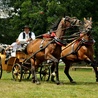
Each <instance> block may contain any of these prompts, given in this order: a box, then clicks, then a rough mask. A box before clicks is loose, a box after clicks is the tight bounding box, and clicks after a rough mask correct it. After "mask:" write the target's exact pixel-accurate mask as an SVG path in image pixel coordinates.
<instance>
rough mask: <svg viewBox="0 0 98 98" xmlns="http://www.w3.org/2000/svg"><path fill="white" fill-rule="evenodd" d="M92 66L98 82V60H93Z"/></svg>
mask: <svg viewBox="0 0 98 98" xmlns="http://www.w3.org/2000/svg"><path fill="white" fill-rule="evenodd" d="M91 66H92V67H93V69H94V71H95V75H96V82H98V64H97V62H96V61H93V62H92V63H91Z"/></svg>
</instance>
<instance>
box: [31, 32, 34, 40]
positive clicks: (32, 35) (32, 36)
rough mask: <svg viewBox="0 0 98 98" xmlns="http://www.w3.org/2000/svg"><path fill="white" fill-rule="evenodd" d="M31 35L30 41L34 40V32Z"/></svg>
mask: <svg viewBox="0 0 98 98" xmlns="http://www.w3.org/2000/svg"><path fill="white" fill-rule="evenodd" d="M31 33H32V34H31V38H32V40H34V39H35V34H34V32H31Z"/></svg>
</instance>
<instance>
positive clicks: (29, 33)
mask: <svg viewBox="0 0 98 98" xmlns="http://www.w3.org/2000/svg"><path fill="white" fill-rule="evenodd" d="M31 34H32V33H31V32H30V33H29V38H31ZM23 39H25V33H24V32H23Z"/></svg>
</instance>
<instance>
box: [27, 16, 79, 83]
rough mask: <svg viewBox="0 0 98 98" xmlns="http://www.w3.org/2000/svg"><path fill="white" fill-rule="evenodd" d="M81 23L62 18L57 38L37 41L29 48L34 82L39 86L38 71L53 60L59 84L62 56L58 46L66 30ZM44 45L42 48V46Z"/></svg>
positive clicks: (76, 20) (30, 44)
mask: <svg viewBox="0 0 98 98" xmlns="http://www.w3.org/2000/svg"><path fill="white" fill-rule="evenodd" d="M79 23H80V21H79V20H78V19H76V18H71V17H65V18H62V19H61V21H60V22H59V25H58V28H57V30H56V33H55V34H56V36H55V37H54V38H51V39H48V38H45V39H35V40H33V41H32V42H31V43H29V44H28V46H27V53H28V55H29V56H30V57H29V58H30V60H31V64H32V66H31V73H32V82H33V83H35V82H36V83H37V84H39V81H38V79H37V76H36V70H37V68H38V67H39V64H41V63H42V62H43V61H45V60H52V61H54V63H55V70H54V71H55V72H56V83H57V84H59V77H58V61H59V58H60V54H61V46H60V45H59V44H57V42H58V40H62V39H60V38H61V36H63V35H64V32H65V31H66V29H68V28H70V27H71V26H73V24H74V25H77V24H79ZM41 45H42V46H41ZM40 46H41V47H40Z"/></svg>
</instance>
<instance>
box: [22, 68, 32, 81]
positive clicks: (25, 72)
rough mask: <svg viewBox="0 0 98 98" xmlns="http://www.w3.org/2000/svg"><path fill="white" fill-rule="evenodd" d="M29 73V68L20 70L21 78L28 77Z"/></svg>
mask: <svg viewBox="0 0 98 98" xmlns="http://www.w3.org/2000/svg"><path fill="white" fill-rule="evenodd" d="M30 75H31V71H30V70H29V69H23V70H22V79H29V78H30Z"/></svg>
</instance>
